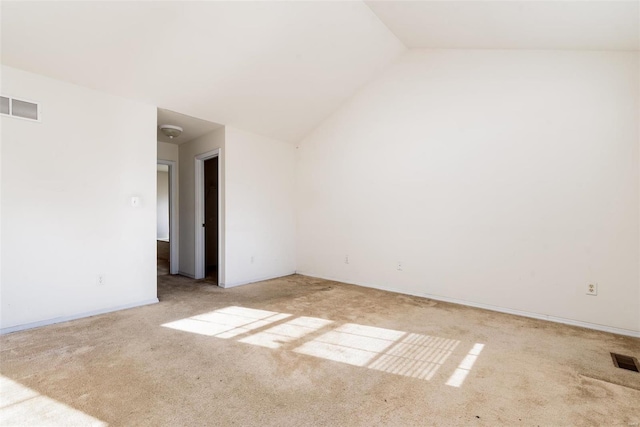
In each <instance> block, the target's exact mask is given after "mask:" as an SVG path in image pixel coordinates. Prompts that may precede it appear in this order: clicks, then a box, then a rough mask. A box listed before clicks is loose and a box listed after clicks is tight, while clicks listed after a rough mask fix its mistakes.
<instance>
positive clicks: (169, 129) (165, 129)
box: [160, 125, 182, 139]
mask: <svg viewBox="0 0 640 427" xmlns="http://www.w3.org/2000/svg"><path fill="white" fill-rule="evenodd" d="M160 132H162V133H163V134H165V135H166V136H168V137H169V138H170V139H173V138H176V137H178V136H180V134H181V133H182V128H181V127H180V126H173V125H161V126H160Z"/></svg>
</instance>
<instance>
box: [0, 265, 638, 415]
mask: <svg viewBox="0 0 640 427" xmlns="http://www.w3.org/2000/svg"><path fill="white" fill-rule="evenodd" d="M158 282H159V283H158V294H159V298H160V301H161V302H160V303H159V304H155V305H151V306H146V307H140V308H135V309H130V310H124V311H120V312H117V313H111V314H105V315H101V316H95V317H91V318H86V319H81V320H76V321H72V322H67V323H62V324H58V325H51V326H47V327H42V328H39V329H34V330H29V331H23V332H17V333H13V334H8V335H4V336H2V337H0V344H1V349H0V356H1V367H0V371H1V372H0V373H1V375H2V377H1V381H0V388H1V391H2V401H1V405H0V406H1V409H0V425H3V426H5V425H61V426H67V425H119V426H186V425H193V426H205V425H211V426H231V425H236V426H307V425H309V426H371V425H394V426H417V425H442V426H449V425H461V426H495V425H507V426H565V425H566V426H569V425H572V426H573V425H594V426H596V425H597V426H637V425H638V424H639V422H640V374H638V373H634V372H630V371H625V370H622V369H618V368H615V367H614V366H613V363H612V360H611V356H610V354H609V353H610V352H612V351H613V352H618V353H622V354H627V355H633V356H636V357H639V356H640V340H638V339H634V338H629V337H623V336H618V335H613V334H608V333H603V332H597V331H591V330H586V329H581V328H576V327H571V326H565V325H559V324H554V323H549V322H544V321H538V320H532V319H527V318H521V317H517V316H511V315H507V314H500V313H495V312H490V311H484V310H479V309H473V308H468V307H463V306H458V305H454V304H447V303H441V302H436V301H432V300H428V299H423V298H416V297H411V296H406V295H400V294H393V293H388V292H383V291H378V290H372V289H367V288H362V287H357V286H351V285H345V284H341V283H336V282H330V281H325V280H319V279H311V278H308V277H303V276H297V275H296V276H290V277H285V278H281V279H277V280H270V281H266V282H261V283H257V284H252V285H247V286H242V287H238V288H233V289H229V290H224V289H221V288H217V287H215V286H211V285H210V284H207V283H206V282H202V281H200V282H198V281H193V280H190V279H186V278H183V277H177V276H161V277H158Z"/></svg>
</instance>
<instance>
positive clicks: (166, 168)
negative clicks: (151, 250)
mask: <svg viewBox="0 0 640 427" xmlns="http://www.w3.org/2000/svg"><path fill="white" fill-rule="evenodd" d="M156 173H157V181H156V185H157V197H156V209H157V222H156V244H157V252H156V258H157V274H158V276H164V275H167V274H177V272H178V245H177V242H178V240H177V224H176V209H177V207H176V206H175V202H176V197H175V191H176V182H175V178H176V174H175V162H173V161H168V160H158V164H157V172H156Z"/></svg>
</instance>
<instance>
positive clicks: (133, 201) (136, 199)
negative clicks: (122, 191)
mask: <svg viewBox="0 0 640 427" xmlns="http://www.w3.org/2000/svg"><path fill="white" fill-rule="evenodd" d="M131 206H133V207H134V208H137V207H138V206H140V197H137V196H133V197H132V198H131Z"/></svg>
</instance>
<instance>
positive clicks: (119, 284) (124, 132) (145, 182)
mask: <svg viewBox="0 0 640 427" xmlns="http://www.w3.org/2000/svg"><path fill="white" fill-rule="evenodd" d="M2 93H3V94H5V95H9V96H15V97H22V98H26V99H29V100H34V101H38V102H40V103H41V106H42V122H41V123H33V122H29V121H25V120H18V119H13V118H7V117H2V119H1V120H2V122H1V123H2V180H1V181H2V184H1V186H2V191H1V197H2V199H1V206H2V224H1V228H2V232H3V233H2V241H1V245H2V271H1V273H0V274H1V277H2V281H1V283H2V285H1V289H0V294H1V296H2V302H1V307H2V313H1V317H0V321H1V327H2V328H3V330H4V331H7V330H11V329H12V328H19V327H22V326H26V325H33V324H34V323H37V322H44V323H46V322H51V321H56V320H60V319H64V318H70V317H76V316H81V315H84V314H87V313H94V312H100V311H108V310H112V309H117V308H122V307H126V306H134V305H139V304H145V303H150V302H157V298H156V268H155V252H156V248H155V239H154V235H155V223H156V203H155V192H156V184H155V171H156V164H155V163H156V108H155V107H154V106H151V105H145V104H141V103H138V102H133V101H128V100H125V99H123V98H118V97H114V96H110V95H105V94H101V93H99V92H96V91H93V90H89V89H85V88H81V87H78V86H75V85H71V84H67V83H62V82H59V81H56V80H52V79H49V78H45V77H42V76H38V75H35V74H31V73H26V72H23V71H20V70H17V69H13V68H9V67H4V66H3V67H2ZM132 196H138V197H140V200H141V206H140V207H138V208H133V207H132V206H131V204H130V198H131V197H132ZM99 274H104V275H105V277H106V284H105V285H103V286H99V285H98V284H97V278H98V275H99Z"/></svg>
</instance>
